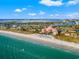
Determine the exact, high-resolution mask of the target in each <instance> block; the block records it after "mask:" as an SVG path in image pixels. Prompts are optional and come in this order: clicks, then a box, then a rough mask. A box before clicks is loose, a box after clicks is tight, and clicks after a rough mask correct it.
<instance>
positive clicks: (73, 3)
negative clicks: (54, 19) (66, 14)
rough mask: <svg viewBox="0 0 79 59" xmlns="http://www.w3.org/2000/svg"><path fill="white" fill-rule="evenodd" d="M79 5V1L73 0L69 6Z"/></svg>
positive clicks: (69, 2)
mask: <svg viewBox="0 0 79 59" xmlns="http://www.w3.org/2000/svg"><path fill="white" fill-rule="evenodd" d="M78 3H79V0H71V1H68V5H76V4H78Z"/></svg>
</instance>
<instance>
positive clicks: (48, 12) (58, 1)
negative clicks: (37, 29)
mask: <svg viewBox="0 0 79 59" xmlns="http://www.w3.org/2000/svg"><path fill="white" fill-rule="evenodd" d="M0 19H79V0H0Z"/></svg>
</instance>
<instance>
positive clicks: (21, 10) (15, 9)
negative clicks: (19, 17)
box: [14, 9, 22, 12]
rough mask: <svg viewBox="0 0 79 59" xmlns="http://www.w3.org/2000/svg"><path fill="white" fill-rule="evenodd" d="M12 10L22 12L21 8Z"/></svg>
mask: <svg viewBox="0 0 79 59" xmlns="http://www.w3.org/2000/svg"><path fill="white" fill-rule="evenodd" d="M14 12H22V10H21V9H15V10H14Z"/></svg>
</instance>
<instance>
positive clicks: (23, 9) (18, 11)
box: [14, 8, 26, 13]
mask: <svg viewBox="0 0 79 59" xmlns="http://www.w3.org/2000/svg"><path fill="white" fill-rule="evenodd" d="M25 10H26V8H21V9H20V8H17V9H15V10H14V12H17V13H20V12H23V11H25Z"/></svg>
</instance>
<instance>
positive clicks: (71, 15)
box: [66, 12, 79, 19]
mask: <svg viewBox="0 0 79 59" xmlns="http://www.w3.org/2000/svg"><path fill="white" fill-rule="evenodd" d="M66 17H67V18H71V19H76V18H79V13H77V12H75V13H71V14H67V15H66Z"/></svg>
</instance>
